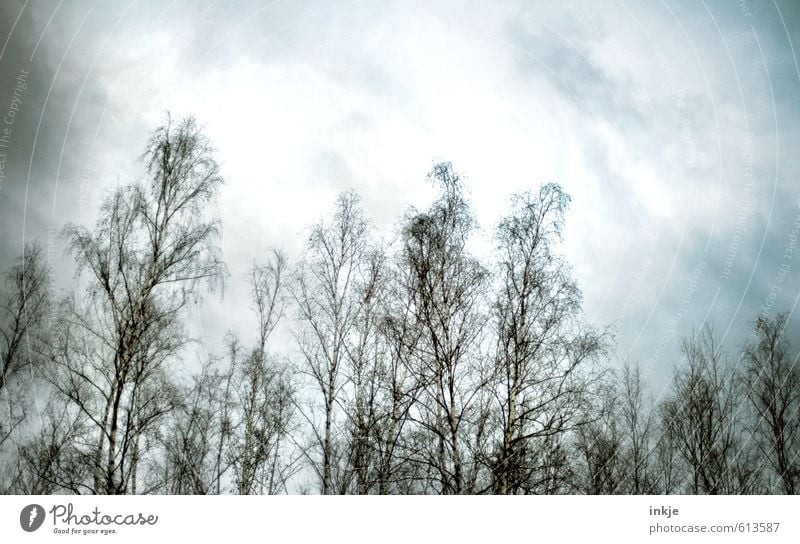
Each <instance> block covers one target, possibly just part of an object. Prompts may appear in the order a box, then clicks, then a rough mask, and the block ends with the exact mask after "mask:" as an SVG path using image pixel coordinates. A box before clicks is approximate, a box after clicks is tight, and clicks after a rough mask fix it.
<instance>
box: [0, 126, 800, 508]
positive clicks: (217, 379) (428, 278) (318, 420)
mask: <svg viewBox="0 0 800 544" xmlns="http://www.w3.org/2000/svg"><path fill="white" fill-rule="evenodd" d="M144 157H145V167H146V172H147V179H148V182H147V183H143V184H137V185H130V186H124V187H120V188H118V189H116V190H115V191H114V192H113V193H111V194H110V195H109V196H108V198H107V199H106V200H105V202H104V204H103V206H102V208H101V210H100V213H99V218H98V220H97V223H96V224H95V226H94V227H93V228H91V229H90V228H86V227H83V226H77V225H68V226H67V227H66V228H65V229H64V231H63V237H64V239H65V240H66V241H67V242H68V243H69V247H70V253H71V256H72V257H73V258H74V259H75V262H76V264H77V265H78V270H79V273H78V277H77V281H78V285H79V287H77V288H76V289H75V292H74V294H73V295H72V296H68V297H66V298H64V299H62V300H55V299H54V295H53V293H51V292H50V289H49V283H48V274H49V269H48V265H47V263H45V259H44V258H43V254H42V249H41V248H40V247H39V246H37V245H36V244H31V245H29V246H27V247H26V249H25V252H24V254H23V256H21V257H20V258H19V260H18V261H17V262H16V263H14V264H13V265H12V266H10V267H9V268H8V270H7V272H6V275H5V283H4V286H3V290H2V306H0V364H2V374H1V375H0V400H2V403H0V461H1V462H2V470H1V471H0V486H1V487H0V489H2V491H4V492H6V493H19V494H52V493H80V494H87V493H96V494H123V493H132V494H135V493H140V494H146V493H160V494H212V493H213V494H219V493H238V494H273V493H287V492H292V493H295V492H310V493H324V494H345V493H357V494H390V493H402V494H415V493H434V494H439V493H441V494H465V493H466V494H480V493H494V494H527V493H539V494H542V493H547V494H554V493H587V494H606V493H628V494H643V493H644V494H667V493H698V494H699V493H703V494H739V493H787V494H793V493H796V492H797V490H798V484H800V459H798V455H799V454H800V368H798V365H797V361H798V352H797V351H796V348H793V347H792V346H791V345H790V343H789V340H788V339H787V337H786V334H785V325H786V318H785V317H783V316H778V317H776V318H772V319H765V318H759V319H758V320H757V321H756V322H755V326H754V330H753V336H752V338H751V339H750V340H749V341H748V342H746V344H745V346H744V348H743V349H742V351H741V353H737V354H735V355H734V356H728V355H726V353H725V352H724V351H723V350H722V349H721V347H720V346H719V344H718V343H717V341H716V340H715V338H714V335H713V332H712V331H711V329H709V328H705V329H703V330H701V331H700V332H698V333H691V334H689V335H688V336H686V338H685V340H684V342H683V346H682V359H681V360H679V361H675V368H676V370H675V372H674V375H673V377H672V382H671V384H669V386H668V387H667V389H666V391H665V393H664V394H663V395H661V396H660V397H659V398H657V399H654V398H653V397H652V396H651V395H649V394H648V393H647V387H646V386H645V384H644V378H643V376H642V372H641V371H640V370H639V368H638V367H637V366H635V365H630V364H626V365H622V368H617V367H618V366H619V365H615V364H612V363H611V362H610V361H611V359H612V356H611V355H610V353H611V351H612V349H611V348H612V345H611V339H610V338H609V336H608V335H607V334H606V333H605V332H604V331H601V330H597V329H595V328H593V327H591V326H589V325H588V324H586V323H585V322H584V321H583V320H582V316H581V293H580V290H579V288H578V286H577V285H576V283H575V281H574V279H573V278H572V276H571V273H570V267H569V265H568V263H566V262H565V261H564V259H563V258H562V257H560V256H559V255H558V253H557V251H556V249H557V245H558V243H559V241H560V238H561V234H562V230H563V228H564V216H565V212H566V210H567V207H568V205H569V201H570V198H569V196H568V195H567V194H565V193H564V192H563V191H562V190H561V188H560V187H559V186H557V185H554V184H549V185H545V186H543V187H541V188H540V189H539V190H537V191H533V192H527V193H523V194H519V195H515V196H514V197H513V199H512V201H511V206H510V209H509V211H508V213H507V215H506V216H505V217H503V218H501V219H500V220H499V221H498V223H497V225H496V227H495V230H494V238H493V240H494V246H495V247H494V253H493V255H492V256H491V258H490V259H486V260H482V259H480V258H478V257H477V256H476V255H475V254H473V253H471V252H470V250H469V247H470V239H471V237H472V236H473V235H474V234H475V230H476V228H477V225H476V220H475V216H474V214H473V211H472V209H471V208H470V205H469V202H468V200H467V198H466V197H465V193H464V187H463V186H462V180H461V179H460V178H459V176H458V174H457V173H456V172H455V171H454V170H453V168H452V167H451V165H450V164H447V163H441V164H437V165H436V166H434V168H433V169H432V171H431V172H430V174H429V178H430V181H431V182H433V183H434V184H435V186H436V187H437V188H438V191H439V192H438V196H437V197H436V199H435V200H434V201H433V202H432V203H431V204H430V206H429V207H428V208H427V209H424V210H417V209H409V210H408V212H407V213H406V214H405V215H404V216H403V217H402V219H401V220H400V223H399V225H398V229H397V232H396V236H395V239H394V240H393V241H392V242H391V243H385V242H382V241H380V240H378V239H377V238H376V236H375V233H374V232H373V230H372V228H371V226H370V222H369V220H368V218H367V217H365V215H364V212H363V210H362V208H361V207H360V204H359V198H358V195H357V194H355V193H353V192H345V193H343V194H341V195H340V196H339V198H338V199H337V200H336V202H335V205H334V207H333V213H332V214H331V215H330V216H329V217H328V218H326V219H325V220H323V221H320V222H319V223H317V224H315V225H313V226H312V227H311V229H310V231H309V237H308V241H307V244H306V247H305V252H304V253H303V255H302V256H301V257H300V258H298V259H296V261H295V262H290V261H289V260H288V258H287V257H286V256H285V255H284V254H283V253H282V252H281V251H278V250H276V251H274V252H272V253H269V254H266V255H264V256H263V260H262V261H261V263H260V264H258V265H256V266H253V268H252V269H251V270H250V271H249V274H248V276H247V279H248V282H249V292H250V305H249V307H248V308H247V309H246V311H247V312H250V315H251V318H252V319H251V327H252V330H251V331H249V332H247V333H246V334H245V337H246V338H254V339H255V340H243V339H242V338H241V337H239V336H238V335H237V334H235V333H229V334H228V335H227V336H225V338H224V345H225V350H224V353H219V354H218V355H217V356H216V357H212V358H211V359H209V360H208V361H204V362H203V364H202V365H197V366H199V367H200V368H198V369H197V370H196V371H193V372H192V373H191V374H190V375H187V373H186V372H184V371H182V370H181V369H182V368H193V365H192V364H190V363H189V362H187V361H183V358H185V357H186V355H187V352H188V350H187V345H188V344H189V342H190V341H191V338H190V337H189V335H188V333H187V331H186V327H185V326H184V320H186V318H187V313H188V311H189V310H190V309H191V308H192V307H193V306H194V305H195V304H197V303H199V302H200V301H201V300H202V298H203V296H204V295H205V294H206V293H207V292H208V291H209V290H210V289H213V288H214V286H215V285H218V284H219V282H220V281H221V280H222V279H223V277H224V276H225V275H226V274H227V272H226V268H225V265H224V262H223V260H222V256H221V254H220V252H219V250H218V249H217V246H216V243H217V242H218V239H219V234H220V225H219V222H218V221H217V220H216V219H215V218H213V217H211V215H210V206H209V204H210V203H211V202H212V201H213V199H214V198H215V196H216V194H217V193H218V191H219V190H220V188H221V186H222V184H223V179H222V177H221V175H220V172H219V167H218V164H217V162H216V161H215V158H214V152H213V149H212V147H211V145H210V143H209V142H208V140H207V139H206V138H205V136H204V135H203V134H202V132H201V130H200V129H199V128H198V126H197V125H196V123H195V122H194V120H192V119H184V120H181V121H173V120H170V119H167V120H166V122H165V123H164V125H163V126H161V127H159V128H158V129H157V130H156V131H155V132H154V133H153V135H152V137H151V139H150V140H149V142H148V145H147V150H146V153H145V155H144ZM235 278H236V276H234V279H235ZM242 311H245V310H244V309H243V310H242ZM276 330H280V331H284V332H281V333H277V334H274V333H275V331H276ZM278 337H280V338H281V339H280V340H279V338H278ZM286 338H288V339H289V341H288V342H287V341H286Z"/></svg>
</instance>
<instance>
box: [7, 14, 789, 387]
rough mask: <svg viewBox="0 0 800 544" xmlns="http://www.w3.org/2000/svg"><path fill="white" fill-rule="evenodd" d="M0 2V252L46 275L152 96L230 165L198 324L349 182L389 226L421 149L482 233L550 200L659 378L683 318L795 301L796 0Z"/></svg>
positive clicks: (209, 333) (121, 178) (64, 280)
mask: <svg viewBox="0 0 800 544" xmlns="http://www.w3.org/2000/svg"><path fill="white" fill-rule="evenodd" d="M555 4H563V5H560V6H556V5H555ZM0 14H1V15H0V46H2V50H0V78H1V79H0V115H3V118H2V120H1V121H0V164H2V169H0V183H1V185H0V228H1V229H2V237H0V264H2V265H3V266H2V268H6V266H7V265H8V264H9V263H10V259H11V258H13V256H14V255H16V254H18V253H19V252H20V251H21V248H22V246H23V244H24V242H25V240H29V239H33V238H40V239H42V240H44V241H45V242H46V243H47V241H48V239H49V240H50V242H49V243H50V246H51V247H52V250H53V252H52V255H51V257H50V259H51V265H52V266H53V267H54V271H55V275H56V281H57V285H58V286H60V287H66V286H67V285H69V281H68V280H69V275H68V274H69V264H68V263H69V262H68V260H66V259H64V258H63V257H62V249H63V246H61V245H60V242H59V241H58V240H57V239H55V238H54V237H53V236H52V235H49V234H48V232H50V233H53V232H55V233H57V232H58V231H60V229H61V228H62V227H63V225H64V224H65V223H66V222H70V221H72V222H84V223H87V224H88V223H90V222H92V220H93V216H94V213H95V211H96V210H97V207H98V205H99V203H100V200H101V198H102V196H103V194H104V192H105V191H107V190H108V188H109V187H112V186H114V184H116V183H128V182H131V181H136V180H139V179H141V178H142V174H143V168H142V164H141V161H140V160H139V158H140V154H141V152H142V150H143V147H144V143H145V140H146V138H147V135H148V133H149V131H150V130H152V129H153V128H154V127H155V126H156V125H157V124H158V123H159V121H160V120H161V119H162V118H163V115H164V112H165V111H167V110H169V111H170V112H171V113H172V114H173V116H180V115H185V114H192V115H195V116H196V117H197V118H198V120H199V121H200V122H201V123H202V124H203V125H204V126H205V127H206V132H207V134H208V135H209V137H210V138H211V139H212V141H213V143H214V145H215V146H216V147H217V149H218V150H219V157H220V159H221V163H222V170H223V174H224V176H225V178H226V180H227V184H226V186H225V187H224V188H223V191H222V193H221V197H220V200H219V210H218V213H219V215H220V217H221V218H222V221H223V223H224V239H223V244H222V245H223V251H224V253H225V257H226V260H227V263H228V266H229V270H230V272H231V278H230V281H229V287H228V289H227V290H226V293H225V297H224V298H222V299H220V297H219V296H217V297H216V298H212V299H210V300H209V301H208V303H207V304H206V306H205V308H204V310H203V311H202V312H200V314H199V315H201V316H202V317H201V319H202V322H201V326H200V329H201V330H202V331H204V332H203V333H202V334H203V335H204V336H206V337H207V338H209V339H212V338H216V339H219V338H220V337H221V336H222V335H223V334H224V332H225V330H226V329H228V328H229V327H233V328H238V327H241V326H243V324H244V323H246V321H243V319H246V318H247V316H246V313H243V312H241V311H240V309H241V306H242V293H243V286H244V283H243V277H244V274H245V272H246V270H247V268H248V266H249V265H250V263H251V262H252V260H253V259H258V258H259V256H260V255H263V254H264V253H265V251H266V250H267V249H268V248H270V247H274V246H279V247H284V248H286V250H287V251H288V253H289V255H290V256H292V257H296V256H297V254H298V252H299V249H300V247H301V244H302V241H303V240H304V239H305V237H304V235H303V229H304V228H305V227H307V226H308V225H309V224H310V223H312V222H313V221H315V220H317V219H318V218H319V217H321V216H322V215H323V214H325V213H326V212H327V211H328V210H330V209H331V207H332V205H333V201H334V198H335V196H336V194H337V193H338V192H340V191H342V190H344V189H348V188H354V189H356V190H357V191H359V192H360V193H361V195H362V197H363V202H364V206H365V208H366V210H367V212H368V214H369V215H370V217H371V218H372V220H373V221H374V223H375V226H376V230H378V232H379V233H384V234H385V235H387V236H389V235H390V234H391V230H392V228H393V227H394V226H395V225H396V223H397V220H398V218H399V217H400V216H401V215H402V214H403V212H404V211H405V210H406V209H407V206H409V205H416V206H425V205H426V203H427V202H429V201H430V199H431V197H432V189H431V187H430V186H429V184H428V183H427V182H426V179H425V175H426V173H427V172H428V170H429V169H430V166H431V165H432V163H433V161H434V160H436V159H446V160H450V161H452V162H453V165H454V167H455V169H456V170H457V171H459V172H460V173H462V174H463V175H464V176H465V178H466V181H467V186H468V189H469V191H470V196H471V199H472V202H473V203H474V206H475V209H476V211H477V214H478V218H479V220H480V223H481V227H482V229H483V233H482V235H483V236H484V237H488V236H489V235H490V234H491V230H492V227H493V225H494V223H495V221H496V220H497V219H498V217H499V216H500V214H502V213H503V212H504V211H505V210H506V209H507V207H508V199H509V197H510V195H511V194H512V193H513V192H515V191H521V190H525V189H535V188H537V187H538V186H539V185H541V184H542V183H545V182H551V181H553V182H557V183H560V184H561V185H562V186H563V187H564V188H565V189H566V190H567V191H568V192H569V193H570V194H571V195H572V198H573V204H572V207H571V209H570V211H569V215H568V217H567V229H566V240H565V243H564V246H563V248H562V250H563V252H564V253H565V254H566V256H567V258H568V259H569V261H570V262H571V263H572V265H573V266H574V274H575V276H576V277H577V279H578V281H579V283H580V286H581V288H582V290H583V293H584V309H585V313H586V317H587V319H588V320H589V321H590V322H591V323H593V324H594V325H596V326H598V327H607V326H609V327H613V330H614V331H615V334H616V353H615V358H616V359H618V360H621V359H624V358H630V359H633V360H638V361H640V362H641V363H642V364H643V365H644V366H645V369H646V370H648V373H649V371H651V370H652V373H653V376H654V378H653V379H654V380H655V381H656V382H658V381H661V380H662V379H663V377H664V376H666V375H667V374H668V372H669V371H670V370H671V369H672V366H673V365H674V364H675V354H676V352H677V348H678V344H679V339H680V336H681V335H682V334H685V333H688V332H690V331H691V330H692V328H693V327H694V328H696V327H699V326H700V325H701V324H702V323H703V322H705V321H709V322H710V323H712V324H713V325H714V328H715V330H716V331H717V332H718V334H719V335H720V336H723V337H724V339H725V342H726V343H727V344H728V345H729V346H731V347H738V346H740V345H741V344H742V343H743V342H744V341H745V340H746V338H747V335H748V332H749V328H750V324H751V322H752V320H753V319H754V318H755V317H756V316H757V315H759V313H761V312H762V311H763V312H767V313H770V314H774V313H775V312H776V311H792V310H795V311H796V310H797V304H798V300H800V299H799V298H798V297H799V295H800V274H799V273H798V272H800V248H796V249H795V250H794V252H792V240H794V239H795V238H796V236H797V234H798V232H799V231H800V183H798V181H799V180H798V178H799V177H800V175H799V174H800V153H798V151H800V150H799V149H798V147H799V146H798V142H799V141H800V130H798V129H800V107H799V106H800V70H798V59H797V54H798V53H800V39H799V38H800V9H799V8H798V5H797V4H796V3H793V2H790V1H780V2H767V1H764V2H758V3H756V2H750V1H744V0H742V1H739V2H736V1H733V0H731V1H725V2H722V1H719V2H712V1H708V2H673V1H669V2H666V1H665V2H653V1H647V2H644V1H642V2H630V1H624V2H611V1H607V2H597V3H588V2H575V3H570V2H565V3H556V2H533V1H526V2H512V1H508V2H503V1H492V0H473V1H468V0H461V1H451V2H444V1H437V2H432V1H427V2H423V1H418V2H414V1H396V2H392V1H384V0H373V1H346V2H338V1H288V0H285V1H280V0H269V1H252V2H251V1H237V0H229V1H225V0H216V1H210V2H190V1H188V0H183V1H181V0H176V1H173V2H170V1H164V2H156V1H132V2H126V1H120V2H111V1H107V2H103V1H100V2H91V1H79V0H75V1H72V0H70V1H68V2H55V1H43V0H30V1H26V0H4V1H3V2H2V4H0ZM4 130H5V132H4ZM2 138H5V140H3V139H2ZM478 246H480V244H478ZM782 266H783V268H782ZM799 323H800V319H798V318H797V317H795V318H793V319H792V321H791V327H792V328H793V329H794V330H797V329H798V324H799Z"/></svg>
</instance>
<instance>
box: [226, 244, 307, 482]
mask: <svg viewBox="0 0 800 544" xmlns="http://www.w3.org/2000/svg"><path fill="white" fill-rule="evenodd" d="M285 269H286V259H285V257H284V256H283V254H281V253H280V252H278V251H275V252H273V254H272V256H271V259H270V261H269V262H268V263H267V264H266V265H263V266H258V265H256V266H253V268H252V269H251V271H250V280H249V281H250V292H251V297H252V301H253V305H254V306H253V310H254V312H255V314H256V318H257V321H258V334H257V340H256V345H255V346H254V347H253V348H252V349H250V350H249V351H248V352H247V353H246V354H245V355H244V356H243V357H242V358H241V360H239V361H236V359H237V355H236V353H237V350H236V349H235V348H232V349H231V353H232V361H233V364H234V365H235V366H236V372H235V373H234V375H235V377H236V379H235V380H234V385H233V388H234V391H235V394H234V398H235V404H234V406H235V409H234V410H232V411H231V415H232V423H231V424H232V429H231V432H232V441H231V443H230V448H229V455H230V458H231V462H232V468H233V472H234V477H235V484H236V492H237V493H238V494H240V495H246V494H253V493H258V494H275V493H279V492H285V491H287V480H288V479H289V477H290V476H292V475H293V473H294V472H295V471H296V470H297V468H298V464H297V458H296V457H295V456H294V454H293V452H292V451H289V450H288V449H287V445H288V443H289V438H290V433H291V431H292V423H293V419H294V406H295V399H294V395H295V391H294V384H293V383H292V380H291V377H290V376H289V373H288V370H287V369H286V368H285V367H284V366H283V365H281V364H278V362H277V361H275V360H274V358H273V357H272V355H271V354H270V353H269V349H268V342H269V339H270V337H271V335H272V333H273V331H274V330H275V327H276V326H277V324H278V322H279V321H280V319H281V318H282V317H283V314H284V311H285V307H286V303H285V298H284V294H283V293H284V285H283V283H284V280H285ZM233 341H235V340H233Z"/></svg>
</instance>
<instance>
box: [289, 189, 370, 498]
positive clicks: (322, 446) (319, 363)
mask: <svg viewBox="0 0 800 544" xmlns="http://www.w3.org/2000/svg"><path fill="white" fill-rule="evenodd" d="M367 232H368V225H367V221H366V219H365V218H364V215H363V212H362V211H361V208H360V205H359V199H358V196H357V195H356V194H355V193H353V192H348V193H343V194H342V195H340V196H339V198H338V200H337V203H336V211H335V213H334V217H333V221H332V222H331V223H330V224H327V223H325V222H322V221H321V222H319V223H318V224H316V225H315V226H314V227H313V228H312V230H311V235H310V236H309V239H308V246H307V252H306V255H305V258H304V260H303V262H302V263H301V264H300V266H299V269H298V271H297V274H296V277H295V281H294V282H293V285H292V288H291V293H292V297H293V299H294V301H295V303H296V305H297V309H298V312H299V317H300V322H301V324H302V326H301V329H300V330H299V331H297V333H296V337H297V341H298V346H299V348H300V352H301V354H302V364H301V365H300V368H301V370H302V372H303V373H304V374H306V375H307V376H309V378H310V379H311V382H312V385H313V388H314V389H315V391H316V392H317V393H318V394H319V395H320V396H321V411H322V414H321V416H320V417H317V415H316V413H314V408H315V403H313V402H309V403H308V404H309V406H307V407H306V408H304V409H302V410H301V413H302V414H303V416H304V418H305V419H306V421H307V422H308V423H309V426H310V427H311V431H312V433H313V439H312V442H313V443H314V449H315V450H316V451H317V454H318V457H316V458H311V457H310V458H309V460H310V461H311V465H312V468H313V470H314V471H315V472H316V474H317V477H318V478H319V482H320V490H321V492H322V494H324V495H327V494H331V493H336V492H342V491H343V490H341V489H337V485H336V481H337V480H339V474H337V472H338V470H339V468H341V466H340V465H341V463H340V461H341V459H342V455H343V453H342V452H341V451H340V448H339V447H337V438H339V437H340V436H341V428H342V425H343V422H342V418H341V415H340V414H339V412H340V410H339V408H340V403H341V402H343V389H344V387H345V386H346V383H347V376H346V375H345V366H346V364H347V359H348V352H349V350H350V349H351V348H350V346H351V343H352V342H353V337H354V336H355V335H357V334H358V328H357V324H358V320H359V318H360V317H361V314H362V311H361V305H362V303H363V297H359V296H358V293H357V285H358V282H359V281H360V278H361V277H362V276H363V274H364V272H365V270H364V268H365V266H364V263H365V256H366V254H367V251H368V238H367ZM310 453H311V452H310Z"/></svg>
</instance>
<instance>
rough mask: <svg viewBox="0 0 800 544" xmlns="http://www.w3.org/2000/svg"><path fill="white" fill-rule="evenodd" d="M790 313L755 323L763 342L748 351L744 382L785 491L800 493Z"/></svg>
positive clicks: (796, 371)
mask: <svg viewBox="0 0 800 544" xmlns="http://www.w3.org/2000/svg"><path fill="white" fill-rule="evenodd" d="M786 321H787V317H786V315H779V316H777V317H776V318H775V319H773V320H769V319H765V318H763V317H762V318H759V319H758V320H756V322H755V332H756V334H757V340H756V341H754V342H752V343H751V344H750V345H748V346H746V348H745V351H744V383H745V388H746V394H747V398H748V399H749V400H750V404H751V406H752V407H753V410H754V411H755V424H754V429H753V434H754V436H755V437H756V440H755V442H756V444H757V446H758V449H759V451H760V452H761V455H762V456H763V457H764V458H765V459H767V460H768V461H769V464H770V466H771V467H772V470H773V471H774V472H775V474H777V476H778V479H779V481H780V487H781V490H782V491H783V492H784V493H786V494H788V495H793V494H796V493H797V492H798V491H800V367H798V360H799V359H800V353H799V354H796V355H795V354H793V352H792V348H791V345H790V344H789V342H788V340H787V339H786V335H785V332H786Z"/></svg>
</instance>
